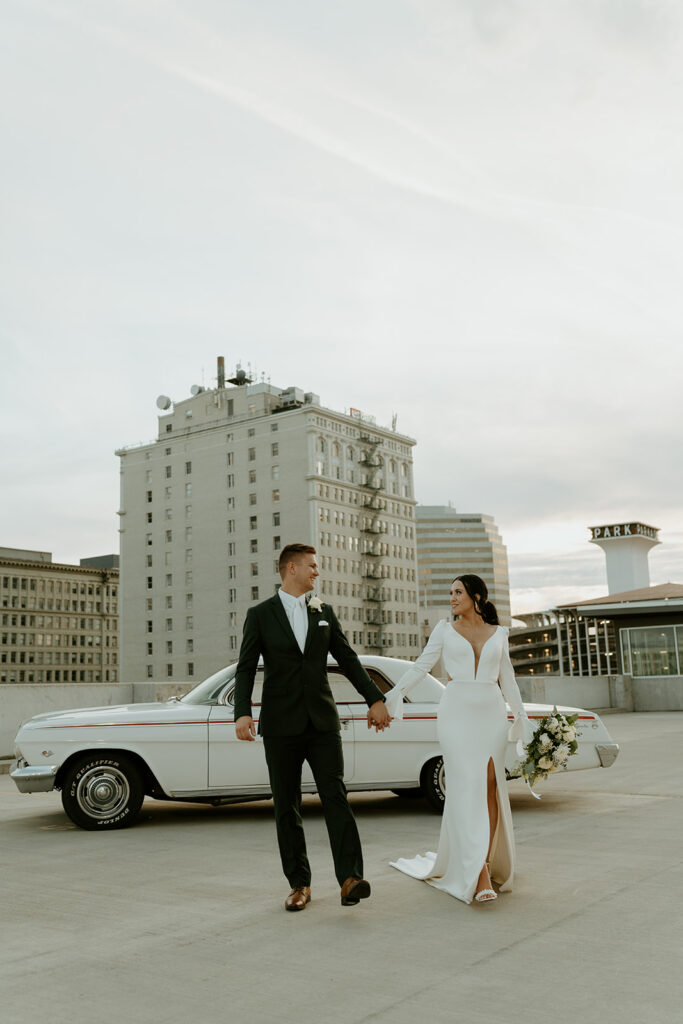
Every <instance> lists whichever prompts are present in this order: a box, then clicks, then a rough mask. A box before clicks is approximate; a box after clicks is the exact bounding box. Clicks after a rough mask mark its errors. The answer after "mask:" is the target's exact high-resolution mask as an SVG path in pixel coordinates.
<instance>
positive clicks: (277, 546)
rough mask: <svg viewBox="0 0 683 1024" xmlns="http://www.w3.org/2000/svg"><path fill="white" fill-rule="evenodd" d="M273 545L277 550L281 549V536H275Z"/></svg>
mask: <svg viewBox="0 0 683 1024" xmlns="http://www.w3.org/2000/svg"><path fill="white" fill-rule="evenodd" d="M273 547H274V549H275V550H276V551H279V550H280V537H279V536H277V537H273Z"/></svg>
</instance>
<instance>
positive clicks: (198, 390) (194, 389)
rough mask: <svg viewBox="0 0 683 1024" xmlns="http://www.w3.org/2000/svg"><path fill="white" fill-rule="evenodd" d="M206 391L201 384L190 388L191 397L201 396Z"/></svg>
mask: <svg viewBox="0 0 683 1024" xmlns="http://www.w3.org/2000/svg"><path fill="white" fill-rule="evenodd" d="M205 390H206V388H203V387H202V386H201V384H193V385H192V387H191V388H190V394H191V395H201V393H202V391H205Z"/></svg>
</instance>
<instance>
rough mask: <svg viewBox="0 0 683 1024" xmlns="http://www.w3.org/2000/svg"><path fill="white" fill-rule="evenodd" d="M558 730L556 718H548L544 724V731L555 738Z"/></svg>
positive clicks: (558, 725)
mask: <svg viewBox="0 0 683 1024" xmlns="http://www.w3.org/2000/svg"><path fill="white" fill-rule="evenodd" d="M559 730H560V724H559V722H558V721H557V719H556V718H549V719H548V721H547V722H546V723H545V731H546V732H547V733H549V734H550V735H551V736H557V734H558V732H559Z"/></svg>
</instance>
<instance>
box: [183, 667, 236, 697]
mask: <svg viewBox="0 0 683 1024" xmlns="http://www.w3.org/2000/svg"><path fill="white" fill-rule="evenodd" d="M234 674H235V666H234V665H228V667H227V668H222V669H219V671H218V672H214V674H213V675H212V676H209V678H208V679H205V680H204V681H203V682H201V683H198V684H197V686H195V688H194V690H190V692H189V693H186V694H185V696H184V697H181V698H180V699H181V701H182V703H183V704H215V703H216V701H217V700H218V697H219V695H220V693H221V691H222V690H223V687H224V686H225V684H226V683H227V682H228V681H229V680H230V679H232V677H233V676H234Z"/></svg>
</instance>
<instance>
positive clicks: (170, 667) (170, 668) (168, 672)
mask: <svg viewBox="0 0 683 1024" xmlns="http://www.w3.org/2000/svg"><path fill="white" fill-rule="evenodd" d="M166 675H167V676H168V678H169V679H170V678H171V676H172V675H173V665H167V666H166Z"/></svg>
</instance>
